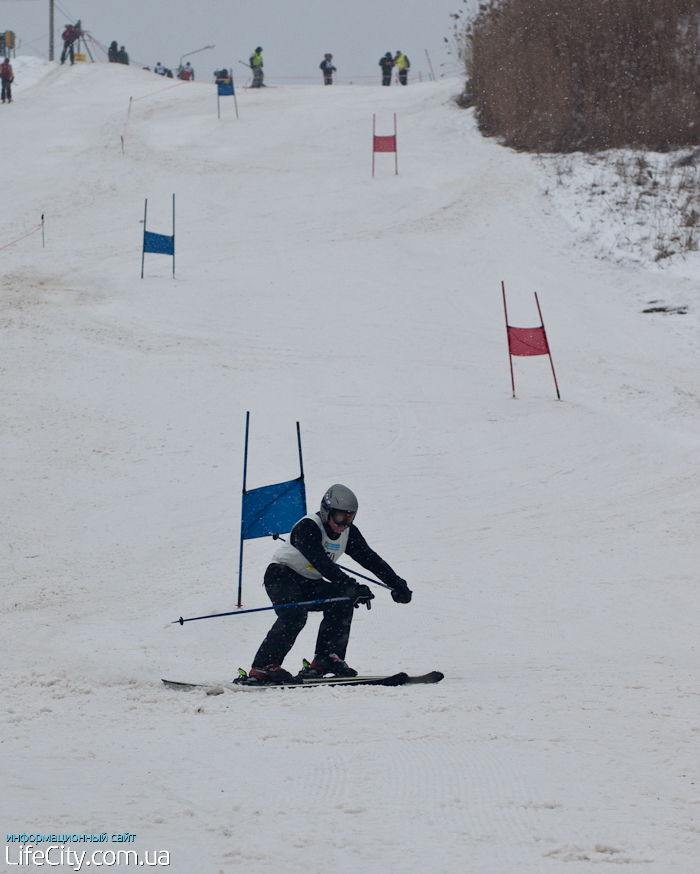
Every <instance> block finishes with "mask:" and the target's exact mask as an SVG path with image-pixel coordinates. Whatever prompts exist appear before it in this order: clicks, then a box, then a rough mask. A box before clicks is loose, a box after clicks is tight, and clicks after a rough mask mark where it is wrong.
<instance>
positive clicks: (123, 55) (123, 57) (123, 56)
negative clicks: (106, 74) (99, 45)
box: [117, 46, 129, 67]
mask: <svg viewBox="0 0 700 874" xmlns="http://www.w3.org/2000/svg"><path fill="white" fill-rule="evenodd" d="M117 63H118V64H126V65H127V67H128V66H129V55H128V54H127V51H126V49H125V48H124V46H122V47H121V48H120V49H119V51H118V52H117Z"/></svg>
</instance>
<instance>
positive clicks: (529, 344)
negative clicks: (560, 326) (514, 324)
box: [508, 327, 549, 355]
mask: <svg viewBox="0 0 700 874" xmlns="http://www.w3.org/2000/svg"><path fill="white" fill-rule="evenodd" d="M508 346H509V348H510V354H511V355H549V345H548V344H547V335H546V334H545V332H544V328H511V327H508Z"/></svg>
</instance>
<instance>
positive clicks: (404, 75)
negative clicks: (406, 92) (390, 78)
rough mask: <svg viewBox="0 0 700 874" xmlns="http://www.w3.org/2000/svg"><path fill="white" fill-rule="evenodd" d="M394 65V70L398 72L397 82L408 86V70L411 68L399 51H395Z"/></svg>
mask: <svg viewBox="0 0 700 874" xmlns="http://www.w3.org/2000/svg"><path fill="white" fill-rule="evenodd" d="M394 63H395V64H396V69H397V70H398V71H399V82H400V83H401V84H402V85H408V68H409V67H410V66H411V62H410V61H409V60H408V58H407V57H406V55H405V54H404V53H403V52H402V51H401V49H397V50H396V57H395V58H394Z"/></svg>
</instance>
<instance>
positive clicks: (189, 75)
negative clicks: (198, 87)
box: [177, 61, 194, 82]
mask: <svg viewBox="0 0 700 874" xmlns="http://www.w3.org/2000/svg"><path fill="white" fill-rule="evenodd" d="M177 78H178V79H184V81H185V82H194V70H193V69H192V67H191V66H190V62H189V61H188V62H187V63H186V64H185V66H184V67H183V68H182V69H181V70H180V72H179V73H178V74H177Z"/></svg>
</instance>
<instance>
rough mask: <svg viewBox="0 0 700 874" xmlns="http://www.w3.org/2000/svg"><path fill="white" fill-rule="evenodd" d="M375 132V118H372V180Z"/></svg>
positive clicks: (374, 116)
mask: <svg viewBox="0 0 700 874" xmlns="http://www.w3.org/2000/svg"><path fill="white" fill-rule="evenodd" d="M376 130H377V116H376V114H375V115H373V116H372V178H374V137H375V134H376Z"/></svg>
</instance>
